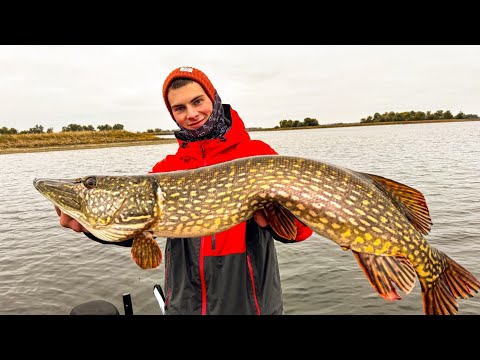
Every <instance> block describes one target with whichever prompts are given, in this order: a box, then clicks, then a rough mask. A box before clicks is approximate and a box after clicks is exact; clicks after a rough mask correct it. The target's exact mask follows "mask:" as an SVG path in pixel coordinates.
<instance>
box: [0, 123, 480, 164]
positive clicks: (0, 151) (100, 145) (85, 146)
mask: <svg viewBox="0 0 480 360" xmlns="http://www.w3.org/2000/svg"><path fill="white" fill-rule="evenodd" d="M468 121H480V119H451V120H414V121H391V122H375V123H341V124H330V125H318V126H308V127H297V128H249V129H247V131H248V132H254V131H284V130H305V129H327V128H338V127H356V126H380V125H408V124H429V123H447V122H448V123H450V122H468ZM162 134H163V135H168V133H165V132H164V133H162ZM172 134H173V133H172ZM176 142H177V140H176V139H175V138H172V139H168V138H159V139H158V140H132V141H122V142H112V143H97V144H71V145H69V144H65V145H57V146H44V147H35V148H8V149H0V155H3V154H18V153H35V152H48V151H68V150H82V149H97V148H111V147H125V146H145V145H160V144H172V143H176Z"/></svg>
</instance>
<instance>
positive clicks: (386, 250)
mask: <svg viewBox="0 0 480 360" xmlns="http://www.w3.org/2000/svg"><path fill="white" fill-rule="evenodd" d="M34 186H35V188H36V189H37V190H38V191H39V192H40V193H41V194H42V195H44V196H45V197H46V198H47V199H48V200H50V201H51V202H52V203H53V204H55V205H56V206H58V207H59V208H60V209H61V210H62V211H63V212H64V213H66V214H68V215H70V216H71V217H72V218H74V219H76V220H78V221H79V222H80V223H81V224H82V225H83V226H84V227H85V228H87V229H88V230H89V231H90V232H91V233H92V234H93V235H95V236H96V237H98V238H100V239H103V240H106V241H111V242H118V241H123V240H126V239H132V238H133V239H134V240H133V244H132V249H131V255H132V258H133V259H134V261H135V262H136V263H137V264H138V266H140V267H141V268H143V269H147V268H155V267H157V266H158V265H159V264H160V263H161V260H162V253H161V250H160V247H159V246H158V244H157V242H156V241H155V239H154V238H155V237H181V238H184V237H199V236H206V235H211V234H214V233H217V232H220V231H224V230H227V229H229V228H231V227H232V226H234V225H236V224H238V223H240V222H242V221H245V220H247V219H249V218H250V217H251V216H252V215H253V213H254V212H255V211H256V210H260V209H263V211H264V212H265V214H266V216H267V218H268V219H269V221H270V224H271V226H272V228H273V229H274V230H275V231H276V232H277V233H278V234H279V235H281V236H282V237H284V238H288V239H294V238H295V236H296V227H295V225H294V218H297V219H298V220H300V221H301V222H303V223H304V224H306V225H307V226H309V227H310V228H311V229H312V230H313V231H315V232H316V233H317V234H319V235H321V236H323V237H325V238H328V239H330V240H332V241H334V242H335V243H337V244H338V245H339V246H341V247H342V248H343V249H344V250H351V251H352V252H353V254H354V255H355V258H356V259H357V261H358V263H359V265H360V267H361V269H362V270H363V271H364V273H365V275H366V276H367V278H368V280H369V281H370V283H371V285H372V286H373V288H374V289H375V291H377V292H378V293H379V294H380V296H382V297H383V298H385V299H387V300H397V299H400V296H399V295H398V293H397V291H396V287H398V288H399V289H400V290H402V291H403V292H405V293H406V294H408V293H410V292H411V290H412V289H413V287H414V284H415V279H416V277H418V279H419V282H420V285H421V290H422V300H423V307H424V312H425V313H426V314H456V313H457V311H458V303H457V301H456V299H459V298H469V297H472V296H474V294H475V293H477V292H478V290H479V289H480V282H479V281H478V280H477V279H476V278H475V277H474V276H473V275H472V274H471V273H470V272H469V271H467V270H466V269H465V268H463V267H462V266H461V265H459V264H458V263H457V262H455V261H454V260H452V259H451V258H450V257H448V256H447V255H446V254H445V253H443V252H441V251H440V250H438V249H436V248H434V247H432V246H431V245H430V244H429V243H428V242H427V241H426V239H425V237H424V235H427V234H428V233H429V231H430V229H431V224H432V222H431V219H430V214H429V210H428V207H427V204H426V201H425V198H424V196H423V195H422V194H421V193H420V192H419V191H417V190H415V189H413V188H411V187H409V186H406V185H403V184H401V183H398V182H396V181H393V180H389V179H386V178H383V177H381V176H377V175H371V174H366V173H360V172H356V171H352V170H349V169H346V168H342V167H338V166H335V165H332V164H329V163H325V162H321V161H316V160H312V159H306V158H301V157H293V156H280V155H267V156H253V157H248V158H243V159H238V160H233V161H229V162H225V163H221V164H217V165H212V166H208V167H203V168H199V169H194V170H185V171H174V172H168V173H157V174H148V175H139V176H87V177H83V178H78V179H63V180H58V179H35V180H34ZM395 285H396V287H395Z"/></svg>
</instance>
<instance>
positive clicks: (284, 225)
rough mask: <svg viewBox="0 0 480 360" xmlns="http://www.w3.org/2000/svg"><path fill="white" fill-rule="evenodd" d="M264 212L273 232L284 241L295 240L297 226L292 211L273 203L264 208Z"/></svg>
mask: <svg viewBox="0 0 480 360" xmlns="http://www.w3.org/2000/svg"><path fill="white" fill-rule="evenodd" d="M263 212H264V213H265V216H266V217H267V220H268V222H269V224H270V226H271V227H272V229H273V231H275V232H276V233H277V234H278V235H279V236H281V237H282V238H284V239H287V240H295V238H296V237H297V224H296V223H295V216H293V214H292V213H291V212H290V211H288V210H287V209H285V208H284V207H283V206H282V205H280V204H278V203H276V202H272V203H268V204H267V205H266V206H265V207H264V208H263Z"/></svg>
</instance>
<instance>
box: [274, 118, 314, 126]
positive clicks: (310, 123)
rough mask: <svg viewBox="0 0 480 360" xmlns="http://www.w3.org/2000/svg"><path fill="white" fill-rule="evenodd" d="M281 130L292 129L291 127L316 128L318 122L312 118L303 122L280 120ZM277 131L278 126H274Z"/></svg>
mask: <svg viewBox="0 0 480 360" xmlns="http://www.w3.org/2000/svg"><path fill="white" fill-rule="evenodd" d="M279 124H280V127H281V128H292V127H294V128H295V127H304V126H318V120H317V119H312V118H309V117H307V118H305V119H303V121H300V120H280V122H279ZM275 128H276V129H277V128H278V126H275Z"/></svg>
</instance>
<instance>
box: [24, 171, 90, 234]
mask: <svg viewBox="0 0 480 360" xmlns="http://www.w3.org/2000/svg"><path fill="white" fill-rule="evenodd" d="M33 186H34V187H35V189H37V191H38V192H39V193H40V194H42V195H43V196H44V197H45V198H47V199H48V200H50V201H51V202H52V203H53V204H54V205H55V206H57V207H58V208H59V209H60V210H61V211H62V212H63V213H65V214H67V215H69V216H70V217H72V218H74V219H76V220H78V221H79V222H80V223H81V224H82V225H84V226H85V225H87V224H86V219H85V217H84V216H83V213H82V210H83V209H82V185H81V179H47V178H40V179H34V180H33ZM86 227H88V226H86Z"/></svg>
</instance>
